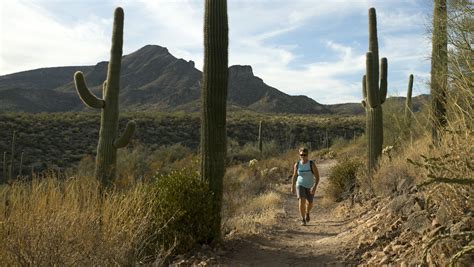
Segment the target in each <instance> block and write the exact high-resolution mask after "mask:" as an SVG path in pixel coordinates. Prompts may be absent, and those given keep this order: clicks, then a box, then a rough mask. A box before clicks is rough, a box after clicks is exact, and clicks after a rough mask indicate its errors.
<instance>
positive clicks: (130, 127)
mask: <svg viewBox="0 0 474 267" xmlns="http://www.w3.org/2000/svg"><path fill="white" fill-rule="evenodd" d="M135 126H136V124H135V121H129V122H128V123H127V126H126V127H125V131H124V132H123V134H122V136H120V138H118V139H117V140H115V141H114V147H115V148H122V147H125V146H127V145H128V144H129V143H130V139H131V138H132V136H133V133H134V132H135Z"/></svg>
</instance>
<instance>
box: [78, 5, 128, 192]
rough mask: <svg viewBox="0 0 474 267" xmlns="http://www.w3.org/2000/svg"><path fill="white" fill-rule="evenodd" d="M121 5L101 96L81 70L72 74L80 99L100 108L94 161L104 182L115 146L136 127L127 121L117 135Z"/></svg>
mask: <svg viewBox="0 0 474 267" xmlns="http://www.w3.org/2000/svg"><path fill="white" fill-rule="evenodd" d="M123 19H124V14H123V9H122V8H120V7H119V8H116V9H115V14H114V26H113V32H112V48H111V51H110V61H109V67H108V71H107V80H106V81H105V82H104V84H103V88H102V94H103V98H102V99H100V98H97V97H96V96H95V95H93V94H92V93H91V92H90V90H89V89H88V88H87V85H86V82H85V80H84V75H83V74H82V72H80V71H78V72H76V73H75V74H74V81H75V84H76V90H77V93H78V94H79V97H80V98H81V100H82V101H83V102H84V103H85V104H86V105H87V106H89V107H93V108H100V109H101V110H102V112H101V119H100V131H99V143H98V145H97V156H96V163H95V177H96V179H98V180H100V181H101V182H102V184H103V185H105V186H107V185H110V183H111V182H112V180H113V179H114V178H115V169H116V164H117V148H122V147H125V146H126V145H127V144H128V143H129V141H130V138H131V137H132V135H133V132H134V130H135V122H134V121H129V122H128V123H127V126H126V129H125V132H124V133H123V135H122V136H121V137H118V135H117V132H118V115H119V107H118V103H119V102H118V96H119V88H120V66H121V61H122V45H123Z"/></svg>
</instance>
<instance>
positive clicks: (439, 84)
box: [430, 0, 448, 144]
mask: <svg viewBox="0 0 474 267" xmlns="http://www.w3.org/2000/svg"><path fill="white" fill-rule="evenodd" d="M446 18H447V9H446V0H435V1H434V6H433V38H432V50H431V84H430V85H431V117H432V126H431V129H432V130H431V135H432V140H433V143H435V144H437V143H438V141H439V135H440V134H439V132H440V129H441V128H443V127H444V126H445V125H446V90H447V88H446V87H447V84H448V38H447V26H446V23H447V22H446Z"/></svg>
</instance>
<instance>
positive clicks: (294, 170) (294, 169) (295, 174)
mask: <svg viewBox="0 0 474 267" xmlns="http://www.w3.org/2000/svg"><path fill="white" fill-rule="evenodd" d="M297 176H298V175H297V171H296V163H295V164H294V165H293V177H291V193H294V192H295V183H296V177H297Z"/></svg>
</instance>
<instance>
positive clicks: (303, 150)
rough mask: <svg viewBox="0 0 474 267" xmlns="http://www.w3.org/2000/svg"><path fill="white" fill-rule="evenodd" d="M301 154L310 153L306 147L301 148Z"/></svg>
mask: <svg viewBox="0 0 474 267" xmlns="http://www.w3.org/2000/svg"><path fill="white" fill-rule="evenodd" d="M298 151H299V152H300V153H301V152H303V153H308V149H307V148H306V147H300V149H299V150H298Z"/></svg>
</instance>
